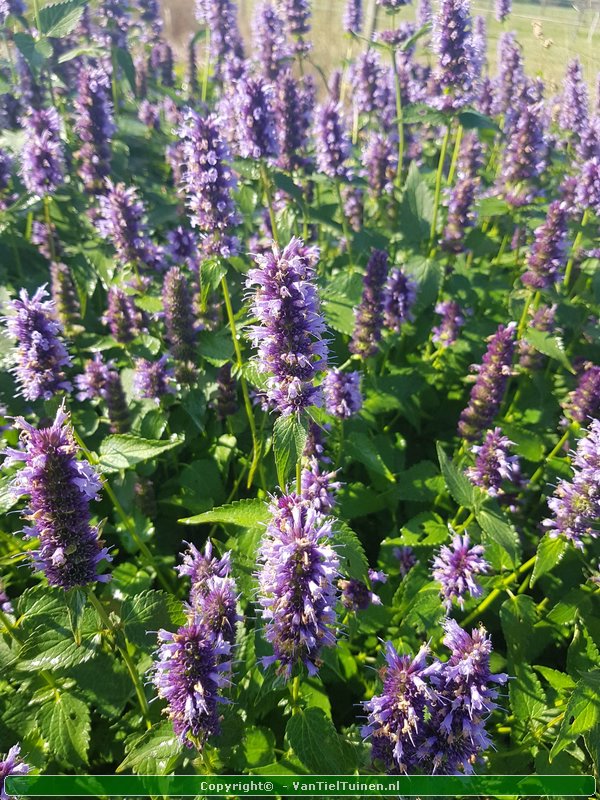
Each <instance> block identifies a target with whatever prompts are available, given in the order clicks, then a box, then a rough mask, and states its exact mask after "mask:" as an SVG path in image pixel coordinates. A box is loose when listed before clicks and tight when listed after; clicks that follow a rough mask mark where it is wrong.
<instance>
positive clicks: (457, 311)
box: [431, 300, 465, 347]
mask: <svg viewBox="0 0 600 800" xmlns="http://www.w3.org/2000/svg"><path fill="white" fill-rule="evenodd" d="M435 313H436V314H439V315H440V316H441V317H442V320H441V322H440V324H439V325H435V326H434V327H433V335H432V337H431V339H432V341H433V342H435V344H437V346H438V347H451V346H452V345H453V344H454V343H455V342H456V340H457V339H458V335H459V333H460V329H461V328H462V326H463V325H464V324H465V318H464V316H463V314H462V311H461V308H460V306H459V305H458V303H457V302H456V300H444V301H442V302H441V303H438V304H437V305H436V307H435Z"/></svg>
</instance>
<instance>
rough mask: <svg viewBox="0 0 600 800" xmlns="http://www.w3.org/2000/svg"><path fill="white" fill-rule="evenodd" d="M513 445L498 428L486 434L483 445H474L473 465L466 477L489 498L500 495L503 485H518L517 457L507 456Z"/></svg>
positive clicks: (518, 469) (519, 474)
mask: <svg viewBox="0 0 600 800" xmlns="http://www.w3.org/2000/svg"><path fill="white" fill-rule="evenodd" d="M512 444H513V442H511V441H510V439H509V438H508V436H504V435H503V434H502V431H501V429H500V428H494V429H493V430H489V431H487V432H486V434H485V436H484V438H483V444H481V445H474V446H473V447H472V448H471V449H472V451H473V453H475V456H476V458H475V465H474V466H473V467H469V469H468V470H467V475H468V477H469V478H470V479H471V480H472V481H473V483H474V484H475V485H476V486H481V488H482V489H485V490H486V492H487V493H488V494H489V495H490V496H491V497H498V496H499V495H500V494H502V493H503V492H502V485H503V483H505V482H506V483H511V484H512V486H513V488H516V487H518V486H519V485H520V482H521V470H520V466H519V458H518V456H511V455H509V452H508V451H509V447H510V446H511V445H512Z"/></svg>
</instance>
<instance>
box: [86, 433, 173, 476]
mask: <svg viewBox="0 0 600 800" xmlns="http://www.w3.org/2000/svg"><path fill="white" fill-rule="evenodd" d="M183 442H184V437H183V436H177V435H173V436H172V437H171V438H170V439H168V440H162V439H161V440H154V439H142V437H141V436H134V435H133V434H131V433H115V434H112V435H111V436H107V437H106V439H104V441H103V442H102V444H101V445H100V459H99V463H100V466H101V468H102V470H103V471H104V472H118V471H119V470H121V469H128V468H129V467H134V466H135V465H136V464H139V463H140V462H142V461H148V460H149V459H151V458H156V457H157V456H159V455H161V453H165V452H167V450H172V449H173V448H174V447H179V445H181V444H183Z"/></svg>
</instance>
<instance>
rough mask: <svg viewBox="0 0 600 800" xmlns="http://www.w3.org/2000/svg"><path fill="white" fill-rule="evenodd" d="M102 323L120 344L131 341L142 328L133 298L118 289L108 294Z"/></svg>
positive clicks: (115, 288)
mask: <svg viewBox="0 0 600 800" xmlns="http://www.w3.org/2000/svg"><path fill="white" fill-rule="evenodd" d="M102 321H103V322H104V324H105V325H108V327H109V328H110V332H111V333H112V335H113V336H114V337H115V339H116V340H117V342H121V344H127V343H128V342H131V341H133V339H135V337H136V336H138V335H139V334H140V333H141V331H142V327H143V320H142V314H141V312H140V311H138V309H137V308H136V305H135V302H134V300H133V297H131V295H128V294H125V292H124V291H123V290H122V289H119V288H118V287H113V288H112V289H110V290H109V292H108V308H107V310H106V314H105V315H104V316H103V318H102Z"/></svg>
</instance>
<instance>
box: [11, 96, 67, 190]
mask: <svg viewBox="0 0 600 800" xmlns="http://www.w3.org/2000/svg"><path fill="white" fill-rule="evenodd" d="M23 127H24V129H25V143H24V145H23V150H22V153H21V175H22V177H23V182H24V184H25V186H26V187H27V191H29V192H31V194H37V195H39V196H40V197H45V196H46V195H50V194H53V193H54V192H55V191H56V189H57V188H58V187H59V186H60V185H61V184H62V183H63V180H64V169H65V164H64V152H63V145H62V142H61V139H60V117H59V116H58V111H57V110H56V109H55V108H43V109H40V110H35V109H32V110H31V111H30V112H29V114H27V116H25V117H24V118H23Z"/></svg>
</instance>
